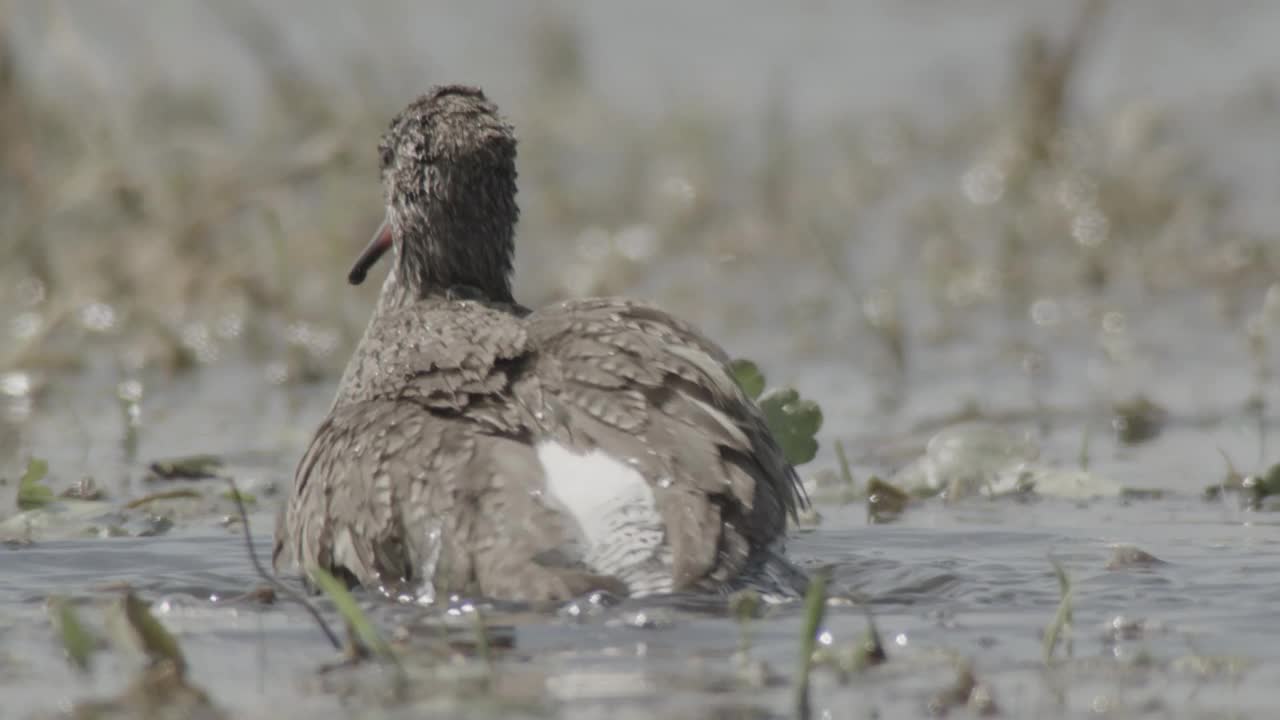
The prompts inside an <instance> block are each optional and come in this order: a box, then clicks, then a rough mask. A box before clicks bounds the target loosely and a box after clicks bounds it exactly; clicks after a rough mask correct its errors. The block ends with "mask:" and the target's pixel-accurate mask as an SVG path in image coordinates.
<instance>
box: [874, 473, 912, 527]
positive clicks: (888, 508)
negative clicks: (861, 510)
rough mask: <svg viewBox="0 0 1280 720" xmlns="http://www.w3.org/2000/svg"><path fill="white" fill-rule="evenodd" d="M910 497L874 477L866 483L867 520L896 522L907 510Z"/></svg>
mask: <svg viewBox="0 0 1280 720" xmlns="http://www.w3.org/2000/svg"><path fill="white" fill-rule="evenodd" d="M910 502H911V496H910V495H908V494H907V493H905V492H903V491H902V490H899V489H898V488H897V487H895V486H893V485H890V484H889V483H887V482H885V481H884V480H881V479H880V478H878V477H876V476H875V475H872V476H871V479H870V480H868V481H867V520H868V521H869V522H872V523H887V522H893V521H894V520H897V519H898V518H899V517H900V516H901V515H902V513H903V512H904V511H906V509H907V504H908V503H910Z"/></svg>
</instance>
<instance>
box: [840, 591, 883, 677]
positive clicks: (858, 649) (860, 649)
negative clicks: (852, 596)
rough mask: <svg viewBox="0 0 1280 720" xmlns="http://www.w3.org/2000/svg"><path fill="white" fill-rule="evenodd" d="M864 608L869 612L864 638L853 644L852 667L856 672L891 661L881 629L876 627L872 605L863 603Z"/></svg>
mask: <svg viewBox="0 0 1280 720" xmlns="http://www.w3.org/2000/svg"><path fill="white" fill-rule="evenodd" d="M863 609H864V610H865V611H866V614H867V629H866V630H865V631H863V633H862V639H861V640H859V641H858V643H857V644H856V645H854V646H853V656H852V658H850V669H852V670H853V671H854V672H862V671H863V670H866V669H867V668H870V667H874V666H876V665H882V664H884V663H886V662H888V661H889V655H888V654H887V653H886V652H885V651H884V643H883V642H881V640H880V629H879V628H878V627H876V618H875V616H874V615H872V614H871V608H870V607H868V606H866V605H863Z"/></svg>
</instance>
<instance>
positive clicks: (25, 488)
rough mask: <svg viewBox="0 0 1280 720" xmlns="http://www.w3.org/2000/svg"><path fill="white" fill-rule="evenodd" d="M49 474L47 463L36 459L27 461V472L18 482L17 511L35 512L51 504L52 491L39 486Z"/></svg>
mask: <svg viewBox="0 0 1280 720" xmlns="http://www.w3.org/2000/svg"><path fill="white" fill-rule="evenodd" d="M47 474H49V463H47V462H45V461H44V460H40V459H38V458H31V459H30V460H29V461H27V471H26V472H24V473H23V474H22V479H21V480H20V481H18V509H19V510H35V509H36V508H42V507H44V506H45V505H48V504H49V503H51V502H53V491H52V490H50V489H49V488H48V487H47V486H45V485H42V484H40V481H41V480H44V478H45V475H47Z"/></svg>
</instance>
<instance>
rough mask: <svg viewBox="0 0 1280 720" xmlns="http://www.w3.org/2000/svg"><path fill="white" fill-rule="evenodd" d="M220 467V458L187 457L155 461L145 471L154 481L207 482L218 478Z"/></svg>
mask: <svg viewBox="0 0 1280 720" xmlns="http://www.w3.org/2000/svg"><path fill="white" fill-rule="evenodd" d="M222 465H223V463H222V458H220V457H218V456H216V455H189V456H187V457H179V458H170V459H167V460H155V461H153V462H152V463H151V464H150V465H148V466H147V469H148V470H150V471H151V475H152V477H151V479H154V480H207V479H209V478H216V477H218V471H219V470H221V469H222Z"/></svg>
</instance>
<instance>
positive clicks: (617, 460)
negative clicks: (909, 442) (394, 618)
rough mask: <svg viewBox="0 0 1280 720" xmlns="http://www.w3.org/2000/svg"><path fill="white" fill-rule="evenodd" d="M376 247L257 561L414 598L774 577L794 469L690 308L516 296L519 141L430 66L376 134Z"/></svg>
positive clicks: (538, 599) (563, 596)
mask: <svg viewBox="0 0 1280 720" xmlns="http://www.w3.org/2000/svg"><path fill="white" fill-rule="evenodd" d="M378 151H379V153H380V158H379V159H380V165H381V175H382V184H383V187H384V190H385V195H386V203H387V209H386V219H385V220H384V222H383V223H382V225H381V227H380V228H379V229H378V231H377V232H376V233H375V234H374V236H373V239H372V241H371V242H370V243H369V246H368V247H367V248H366V249H365V250H364V252H363V253H362V254H361V255H360V257H359V259H358V260H357V261H356V264H355V266H354V268H353V269H352V271H351V274H350V281H351V282H352V283H353V284H358V283H360V282H361V281H363V279H364V277H365V274H366V273H367V272H368V270H369V269H370V268H371V267H372V265H373V264H374V263H375V262H376V261H377V260H378V258H379V257H380V256H382V255H383V254H385V253H386V252H387V251H391V252H392V254H393V258H394V259H393V261H392V267H391V270H390V272H389V273H388V275H387V277H386V280H385V281H384V282H383V285H382V293H381V296H380V297H379V298H378V303H377V306H376V309H375V310H374V312H373V317H372V319H371V320H370V321H369V325H368V327H367V328H366V329H365V333H364V336H363V338H362V339H361V340H360V344H359V345H358V346H357V348H356V350H355V353H354V355H353V356H352V358H351V361H350V363H349V365H348V366H347V369H346V372H345V373H344V375H343V377H342V381H341V384H340V385H339V388H338V392H337V397H336V398H335V399H334V402H333V407H332V408H331V409H330V412H329V415H328V417H327V418H325V420H324V422H323V423H321V425H320V427H319V429H318V430H317V431H316V433H315V437H314V438H313V440H312V441H311V445H310V447H309V448H308V450H307V452H306V454H305V455H304V456H303V458H302V460H301V462H300V463H299V465H298V468H297V472H296V475H295V477H294V483H293V489H292V491H291V493H290V497H289V500H288V504H287V507H286V508H285V509H284V511H283V513H282V515H281V518H280V522H279V523H278V526H277V528H276V541H275V551H274V561H275V565H276V568H277V570H283V569H285V568H287V567H296V566H302V567H303V568H304V569H305V568H308V567H312V566H318V567H321V568H325V569H327V570H329V571H331V572H333V573H335V574H336V575H338V576H340V577H343V578H344V579H345V580H346V581H347V582H348V583H350V584H352V585H355V584H360V585H364V586H366V587H369V588H373V589H377V590H381V591H382V592H385V593H388V594H390V595H393V596H395V597H399V598H410V599H414V600H417V601H419V602H431V601H433V600H435V599H436V598H439V597H444V596H448V595H455V594H460V595H469V596H482V597H489V598H494V599H500V600H511V601H521V602H530V603H547V602H559V601H564V600H568V599H571V598H574V597H577V596H580V595H583V594H586V593H589V592H593V591H597V590H604V591H609V592H612V593H615V594H620V595H629V596H645V595H654V594H664V593H672V592H686V591H692V592H727V591H730V590H733V589H736V588H740V587H747V586H750V587H755V588H758V589H763V590H766V591H768V592H772V593H778V594H783V595H792V594H794V593H795V592H797V591H798V590H801V589H802V586H803V584H804V582H805V576H804V574H803V573H802V572H800V571H799V570H797V569H796V568H795V567H794V566H792V565H791V564H790V563H789V562H788V561H787V560H786V559H785V558H784V557H783V555H782V547H781V545H782V541H783V539H784V536H785V533H786V528H787V519H788V517H789V516H794V514H795V513H796V511H797V509H798V508H799V507H801V506H802V505H803V504H804V503H805V502H806V500H805V498H804V494H803V491H802V489H801V488H800V485H799V483H798V481H797V478H796V473H795V470H794V469H793V468H792V467H791V465H790V464H789V463H788V462H787V461H786V458H785V457H784V456H783V453H782V451H781V450H780V449H779V446H778V443H777V442H776V441H775V439H774V438H773V437H772V436H771V434H770V432H769V429H768V427H767V426H766V424H765V421H764V418H763V416H762V415H761V413H760V411H759V410H758V409H757V408H756V406H755V405H754V404H753V403H752V402H751V400H750V399H749V398H748V397H747V396H746V395H745V394H744V393H743V391H742V390H741V389H740V388H739V387H738V385H737V384H736V382H735V381H734V379H733V377H732V374H731V373H730V371H729V369H728V357H727V356H726V354H725V352H724V351H723V350H722V349H721V348H720V347H719V346H717V345H716V344H715V343H713V342H712V341H710V340H708V339H707V338H706V337H705V336H703V335H702V334H701V333H700V332H699V331H697V330H696V329H694V328H693V327H692V326H690V325H689V324H687V323H685V322H682V321H681V320H679V319H676V318H674V317H672V316H671V315H668V314H667V313H665V312H663V311H661V310H658V309H656V308H654V307H652V306H650V305H646V304H642V303H639V302H634V301H630V300H624V299H616V298H600V299H586V300H569V301H565V302H561V303H557V304H554V305H551V306H548V307H544V308H541V309H538V310H534V311H530V310H528V309H527V308H524V307H522V306H520V305H518V304H517V303H516V302H515V301H514V299H513V297H512V294H511V274H512V256H513V252H514V234H515V226H516V221H517V218H518V216H519V209H518V207H517V204H516V167H515V159H516V140H515V135H514V132H513V130H512V128H511V126H510V125H509V124H508V123H507V122H506V121H505V120H504V119H503V118H502V116H501V115H500V114H499V112H498V109H497V107H496V106H495V105H494V104H493V103H492V102H490V101H489V100H488V99H487V98H486V97H485V95H484V93H483V92H482V91H481V90H479V89H478V88H473V87H465V86H458V85H449V86H443V87H436V88H433V89H432V90H431V91H430V92H429V93H427V94H426V95H424V96H422V97H420V98H418V99H417V100H415V101H414V102H413V103H412V104H410V105H409V106H408V107H407V108H405V109H404V110H403V111H402V112H400V113H399V114H398V115H396V117H395V118H394V119H393V120H392V122H391V126H390V128H389V129H388V130H387V131H386V133H385V134H384V135H383V137H382V141H381V142H380V143H379V145H378Z"/></svg>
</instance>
